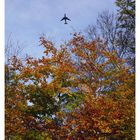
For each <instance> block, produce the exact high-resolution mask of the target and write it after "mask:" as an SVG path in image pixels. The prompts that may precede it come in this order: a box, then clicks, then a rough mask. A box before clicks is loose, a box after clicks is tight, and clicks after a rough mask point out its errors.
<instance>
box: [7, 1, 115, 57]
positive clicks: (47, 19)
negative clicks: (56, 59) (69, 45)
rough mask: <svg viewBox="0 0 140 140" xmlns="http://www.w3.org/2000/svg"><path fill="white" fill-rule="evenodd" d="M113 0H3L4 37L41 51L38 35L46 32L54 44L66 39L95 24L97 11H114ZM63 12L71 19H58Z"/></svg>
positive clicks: (34, 53) (30, 52) (28, 50)
mask: <svg viewBox="0 0 140 140" xmlns="http://www.w3.org/2000/svg"><path fill="white" fill-rule="evenodd" d="M114 2H115V0H6V8H5V10H6V17H5V18H6V39H7V37H8V36H9V35H10V33H12V36H13V38H14V40H19V41H20V42H21V43H24V44H25V51H26V52H27V53H29V54H31V55H32V56H37V55H40V54H41V51H42V50H41V49H40V47H39V46H38V44H39V42H38V41H39V36H40V35H42V34H45V35H46V36H47V37H48V38H50V39H51V40H53V41H54V42H56V43H58V44H59V43H61V42H63V41H65V40H67V39H69V38H70V37H71V36H70V33H72V32H74V30H76V31H82V30H84V29H85V28H86V27H87V26H88V25H92V24H95V21H96V18H97V16H98V13H100V12H102V11H104V10H109V11H111V12H114V11H116V10H115V8H116V6H115V3H114ZM64 13H66V14H67V16H68V17H69V18H70V19H71V21H70V22H69V21H68V24H66V25H65V24H64V21H60V20H61V19H62V17H63V16H64Z"/></svg>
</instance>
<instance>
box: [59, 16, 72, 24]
mask: <svg viewBox="0 0 140 140" xmlns="http://www.w3.org/2000/svg"><path fill="white" fill-rule="evenodd" d="M62 20H65V23H64V24H68V23H67V20H70V19H69V18H68V17H67V16H66V14H64V17H63V18H62V19H61V21H62ZM70 21H71V20H70Z"/></svg>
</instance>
